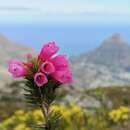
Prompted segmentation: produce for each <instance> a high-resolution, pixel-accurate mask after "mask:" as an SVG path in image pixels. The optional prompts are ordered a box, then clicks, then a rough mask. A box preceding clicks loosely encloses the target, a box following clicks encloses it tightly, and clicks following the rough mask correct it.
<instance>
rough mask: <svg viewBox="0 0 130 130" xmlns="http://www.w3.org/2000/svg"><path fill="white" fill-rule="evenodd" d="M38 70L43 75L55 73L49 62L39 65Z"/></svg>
mask: <svg viewBox="0 0 130 130" xmlns="http://www.w3.org/2000/svg"><path fill="white" fill-rule="evenodd" d="M40 70H41V71H42V72H43V73H46V74H51V73H53V72H55V67H54V65H53V64H52V63H51V62H49V61H45V62H44V63H43V64H42V65H41V67H40Z"/></svg>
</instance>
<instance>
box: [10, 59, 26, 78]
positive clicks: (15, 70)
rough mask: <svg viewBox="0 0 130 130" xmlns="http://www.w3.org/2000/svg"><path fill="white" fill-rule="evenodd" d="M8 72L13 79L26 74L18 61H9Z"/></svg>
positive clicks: (22, 65)
mask: <svg viewBox="0 0 130 130" xmlns="http://www.w3.org/2000/svg"><path fill="white" fill-rule="evenodd" d="M8 71H9V72H10V73H11V74H12V76H13V77H14V78H19V77H24V76H26V74H27V70H26V68H25V66H24V64H23V63H22V62H21V61H18V60H11V61H10V62H9V65H8Z"/></svg>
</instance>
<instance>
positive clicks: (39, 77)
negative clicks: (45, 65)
mask: <svg viewBox="0 0 130 130" xmlns="http://www.w3.org/2000/svg"><path fill="white" fill-rule="evenodd" d="M34 82H35V83H36V85H37V86H38V87H42V86H43V85H44V84H46V83H47V82H48V79H47V77H46V75H45V74H43V73H41V72H39V73H36V74H35V76H34Z"/></svg>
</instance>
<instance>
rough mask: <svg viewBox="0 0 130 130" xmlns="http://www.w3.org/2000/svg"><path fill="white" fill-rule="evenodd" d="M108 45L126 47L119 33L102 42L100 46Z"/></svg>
mask: <svg viewBox="0 0 130 130" xmlns="http://www.w3.org/2000/svg"><path fill="white" fill-rule="evenodd" d="M106 45H107V46H108V45H128V44H127V42H126V41H125V39H124V37H123V36H122V35H121V34H120V33H114V34H113V35H111V36H110V37H108V38H107V39H105V40H104V42H103V44H102V45H101V46H106Z"/></svg>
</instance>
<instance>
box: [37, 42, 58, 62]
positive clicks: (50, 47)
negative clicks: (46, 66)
mask: <svg viewBox="0 0 130 130" xmlns="http://www.w3.org/2000/svg"><path fill="white" fill-rule="evenodd" d="M58 50H59V47H58V46H57V45H56V44H55V42H49V43H48V44H45V45H44V46H43V48H42V50H41V52H40V55H39V58H40V59H41V60H48V59H50V58H51V57H52V56H53V55H54V54H55V53H57V52H58Z"/></svg>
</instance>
